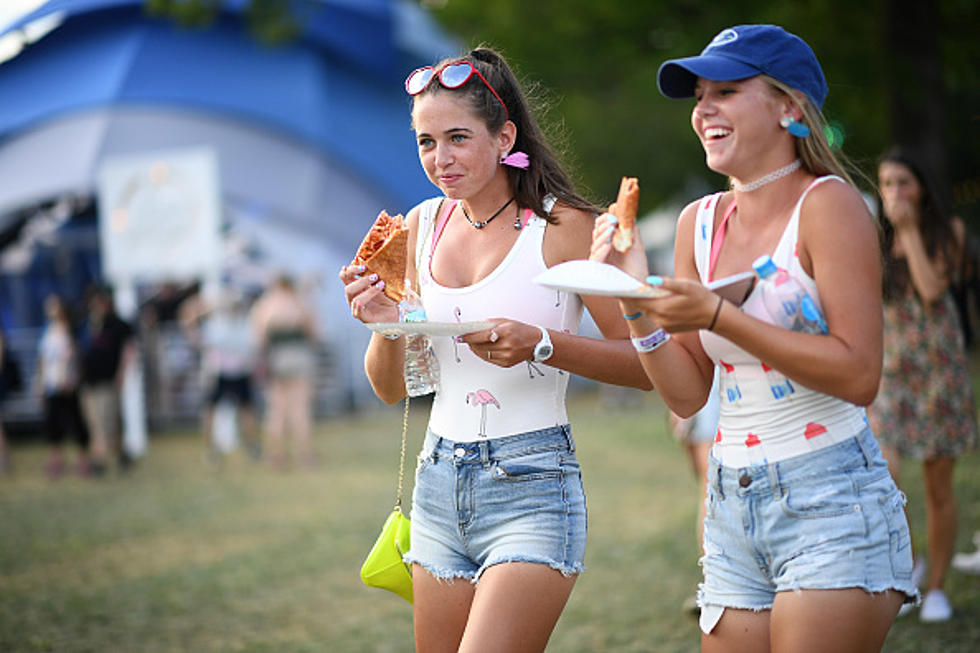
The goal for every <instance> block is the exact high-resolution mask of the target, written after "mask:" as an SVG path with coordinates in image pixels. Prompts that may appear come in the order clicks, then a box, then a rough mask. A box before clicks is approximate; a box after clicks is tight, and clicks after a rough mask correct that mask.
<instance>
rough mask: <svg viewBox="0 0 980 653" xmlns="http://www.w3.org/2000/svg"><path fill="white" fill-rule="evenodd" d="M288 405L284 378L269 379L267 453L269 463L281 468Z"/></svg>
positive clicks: (266, 420) (266, 421)
mask: <svg viewBox="0 0 980 653" xmlns="http://www.w3.org/2000/svg"><path fill="white" fill-rule="evenodd" d="M287 405H288V396H287V390H286V389H285V388H283V381H282V379H269V387H268V404H267V406H266V414H265V453H266V456H267V462H268V463H269V465H271V466H272V467H274V468H276V469H281V468H282V466H283V463H284V458H283V455H284V452H283V437H284V432H283V431H284V427H285V424H284V422H285V419H286V406H287Z"/></svg>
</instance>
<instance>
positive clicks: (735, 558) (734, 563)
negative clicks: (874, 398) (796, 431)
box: [698, 428, 918, 633]
mask: <svg viewBox="0 0 980 653" xmlns="http://www.w3.org/2000/svg"><path fill="white" fill-rule="evenodd" d="M904 506H905V496H904V495H903V494H902V492H901V491H900V490H899V489H898V488H897V487H896V485H895V483H894V482H893V481H892V478H891V476H890V475H889V473H888V465H887V463H886V462H885V460H884V458H882V456H881V451H880V450H879V448H878V443H877V441H876V440H875V438H874V435H872V433H871V429H870V428H866V429H865V430H864V431H862V432H861V433H860V434H859V435H858V436H856V437H854V438H851V439H849V440H845V441H843V442H839V443H837V444H835V445H831V446H828V447H827V448H825V449H821V450H819V451H816V452H813V453H808V454H805V455H801V456H796V457H793V458H790V459H787V460H783V461H780V462H776V463H772V464H768V465H756V466H752V467H739V468H732V467H724V466H722V465H721V464H720V462H719V461H718V460H716V459H715V458H714V457H711V458H710V460H709V466H708V497H707V499H706V508H707V509H706V515H705V521H704V556H703V557H702V558H701V566H702V568H703V570H704V582H703V583H702V584H701V587H700V591H699V592H698V605H700V606H701V608H702V610H701V629H702V630H703V631H704V632H705V633H708V632H710V631H711V629H712V628H713V627H714V625H715V623H717V621H718V619H720V618H721V614H722V612H723V611H724V608H726V607H729V608H742V609H748V610H767V609H770V608H771V607H772V604H773V600H774V598H775V596H776V593H777V592H785V591H789V590H801V589H843V588H860V589H863V590H865V591H867V592H883V591H885V590H889V589H894V590H898V591H900V592H904V593H905V594H906V601H907V602H911V601H915V600H917V599H918V590H917V589H916V587H915V584H914V583H913V582H912V548H911V539H910V537H909V526H908V521H907V520H906V518H905V512H904Z"/></svg>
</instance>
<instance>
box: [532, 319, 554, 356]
mask: <svg viewBox="0 0 980 653" xmlns="http://www.w3.org/2000/svg"><path fill="white" fill-rule="evenodd" d="M538 328H539V329H541V340H539V341H538V344H536V345H534V362H535V363H543V362H545V361H546V360H548V359H549V358H551V355H552V354H553V353H555V346H554V345H552V344H551V336H549V335H548V330H547V329H545V328H544V327H543V326H539V327H538Z"/></svg>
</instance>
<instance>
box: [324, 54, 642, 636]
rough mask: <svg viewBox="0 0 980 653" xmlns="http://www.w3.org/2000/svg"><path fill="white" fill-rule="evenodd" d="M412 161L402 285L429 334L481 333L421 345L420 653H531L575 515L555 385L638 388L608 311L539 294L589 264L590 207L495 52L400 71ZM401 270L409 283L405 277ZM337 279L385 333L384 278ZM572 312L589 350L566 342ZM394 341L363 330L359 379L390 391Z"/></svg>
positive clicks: (396, 364) (573, 564)
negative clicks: (424, 383) (427, 390)
mask: <svg viewBox="0 0 980 653" xmlns="http://www.w3.org/2000/svg"><path fill="white" fill-rule="evenodd" d="M405 87H406V90H407V91H408V93H409V94H410V95H411V96H412V97H413V107H412V125H413V128H414V130H415V133H416V138H417V142H418V151H419V159H420V161H421V163H422V167H423V169H424V170H425V172H426V175H427V176H428V177H429V180H430V181H432V183H433V184H435V185H436V186H437V187H438V188H439V190H441V191H442V193H443V195H444V196H445V197H444V198H433V199H432V200H429V201H427V202H423V203H422V204H421V205H419V206H417V207H415V208H413V209H412V210H411V211H410V212H409V213H408V215H407V218H406V222H407V225H408V228H409V230H410V235H409V252H410V253H414V254H415V255H416V257H417V260H418V264H417V265H416V260H415V257H411V256H410V257H409V258H410V261H409V272H408V276H409V278H410V279H414V278H415V275H416V272H417V274H418V280H419V288H420V294H421V297H422V302H423V305H424V308H425V312H426V316H427V319H428V320H429V321H435V322H457V321H460V322H468V321H473V320H489V321H491V322H492V323H493V327H492V328H490V329H484V330H481V331H477V332H475V333H470V334H467V335H464V336H462V337H461V338H460V339H458V340H457V339H453V338H448V337H434V338H433V339H432V347H433V351H434V353H435V357H436V359H437V361H438V367H439V370H440V372H439V374H440V378H439V384H438V388H439V389H438V390H437V391H436V394H435V398H434V400H433V405H432V412H431V414H430V419H429V428H428V431H427V434H426V438H425V443H424V445H423V450H422V453H421V454H420V456H419V465H418V468H417V470H416V483H415V491H414V496H413V507H412V513H411V520H412V532H411V549H410V551H409V552H408V554H407V555H406V556H405V560H406V561H408V562H411V563H412V564H413V569H414V570H413V585H414V605H415V639H416V646H417V648H418V650H419V651H456V650H460V651H540V650H543V649H544V648H545V646H546V644H547V642H548V638H549V637H550V635H551V632H552V630H553V629H554V626H555V623H556V622H557V620H558V617H559V615H560V614H561V611H562V609H563V608H564V606H565V603H566V601H567V599H568V596H569V594H570V592H571V590H572V586H573V585H574V583H575V579H576V577H577V575H578V574H579V573H581V572H582V570H583V558H584V553H585V537H586V509H585V497H584V491H583V486H582V480H581V475H580V472H579V465H578V462H577V460H576V454H575V445H574V441H573V439H572V437H571V431H570V429H569V425H568V418H567V415H566V411H565V389H566V386H567V384H568V379H569V375H570V373H575V374H579V375H582V376H585V377H589V378H591V379H596V380H599V381H604V382H608V383H616V384H621V385H632V386H636V387H641V388H646V389H649V388H650V387H651V386H650V382H649V380H648V379H647V378H646V375H645V374H644V372H643V369H642V367H641V366H640V364H639V361H638V360H637V356H636V352H635V351H634V350H633V348H632V347H631V346H630V343H629V340H628V339H627V338H628V335H629V334H628V330H627V327H626V323H625V321H624V320H623V319H622V317H621V316H620V312H619V308H618V305H617V303H616V300H615V299H610V298H602V297H583V298H579V297H578V296H577V295H574V294H570V293H566V292H557V291H553V290H547V289H545V288H544V287H542V286H538V285H537V284H534V283H533V282H532V279H533V277H534V276H536V275H537V274H539V273H540V272H542V271H544V270H545V269H546V268H547V267H550V266H553V265H556V264H558V263H561V262H563V261H567V260H571V259H582V258H586V257H587V256H588V254H589V247H590V243H591V234H592V227H593V224H594V221H595V216H596V214H597V213H599V211H598V210H597V209H596V208H595V207H594V206H593V205H592V204H591V203H589V202H588V201H586V200H585V199H583V198H582V197H581V196H580V195H578V194H577V193H576V192H575V190H574V189H573V187H572V184H571V182H570V181H569V178H568V176H567V175H566V173H565V172H564V171H563V170H562V168H561V166H560V165H559V163H558V161H557V159H556V156H555V155H554V154H553V152H552V151H551V148H550V147H549V145H548V144H547V143H546V142H545V140H544V138H543V136H542V134H541V130H540V129H539V127H538V125H537V123H536V121H535V119H534V117H533V116H532V114H531V110H530V108H529V106H528V102H527V100H526V99H525V97H524V93H523V92H522V90H521V88H520V86H519V84H518V82H517V81H516V79H515V77H514V74H513V73H512V71H511V70H510V68H509V67H508V65H507V64H506V62H505V61H504V60H503V59H502V58H501V57H500V56H499V55H498V54H497V53H496V52H494V51H492V50H489V49H477V50H474V51H472V52H471V53H469V55H467V56H465V57H461V58H459V59H454V60H450V61H447V62H443V63H441V64H439V65H437V66H435V67H426V68H421V69H419V70H416V71H414V72H413V73H412V74H411V75H409V77H408V79H407V80H406V84H405ZM416 268H417V270H416ZM362 272H364V270H363V269H362V268H358V267H356V266H348V267H345V268H344V269H343V270H341V273H340V277H341V279H342V280H343V281H344V283H345V284H346V294H347V298H348V301H349V302H350V305H351V312H352V314H353V315H354V316H355V317H357V318H358V319H361V320H363V321H365V322H394V321H397V319H398V307H397V306H396V305H395V304H394V303H393V302H392V301H390V300H388V299H387V298H386V297H385V296H384V295H383V294H382V285H383V282H379V281H378V280H377V279H376V278H373V277H372V276H371V275H367V276H361V273H362ZM583 303H584V305H585V307H586V308H588V310H589V313H590V314H591V316H592V318H593V320H594V321H595V323H596V325H597V326H598V327H599V329H600V331H601V332H602V334H603V335H604V336H605V339H597V338H587V337H582V336H578V335H576V331H577V329H578V326H579V322H580V320H581V317H582V308H583ZM404 352H405V347H404V344H403V342H402V340H400V339H399V340H391V339H388V338H386V337H383V336H381V335H377V334H375V335H374V336H373V337H372V339H371V342H370V345H369V346H368V350H367V353H366V355H365V368H366V371H367V374H368V377H369V378H370V381H371V383H372V386H373V387H374V390H375V392H376V394H377V395H378V396H379V397H380V398H381V399H382V400H384V401H386V402H388V403H395V402H397V401H399V400H401V399H402V398H403V397H404V396H405V394H406V387H405V382H404V378H403V374H402V366H403V360H404Z"/></svg>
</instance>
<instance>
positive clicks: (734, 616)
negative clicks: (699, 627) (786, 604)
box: [701, 608, 830, 653]
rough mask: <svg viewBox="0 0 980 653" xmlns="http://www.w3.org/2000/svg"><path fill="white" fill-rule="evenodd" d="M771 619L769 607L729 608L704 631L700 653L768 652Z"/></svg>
mask: <svg viewBox="0 0 980 653" xmlns="http://www.w3.org/2000/svg"><path fill="white" fill-rule="evenodd" d="M769 620H770V611H769V610H762V611H761V612H754V611H752V610H733V609H731V608H726V609H725V612H724V614H722V616H721V619H720V620H719V621H718V623H717V624H716V625H715V627H714V629H712V631H711V632H710V633H708V634H707V635H705V634H704V633H702V634H701V653H767V652H768V651H769ZM828 650H830V649H828Z"/></svg>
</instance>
